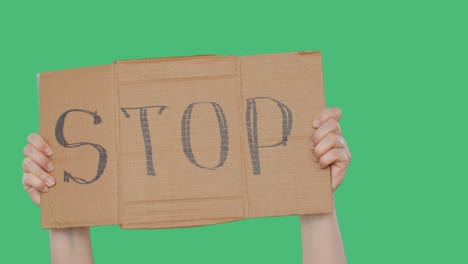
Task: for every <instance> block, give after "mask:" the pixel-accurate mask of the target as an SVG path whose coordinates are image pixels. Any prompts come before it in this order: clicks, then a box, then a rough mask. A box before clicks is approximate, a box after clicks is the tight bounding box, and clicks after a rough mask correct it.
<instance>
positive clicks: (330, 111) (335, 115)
mask: <svg viewBox="0 0 468 264" xmlns="http://www.w3.org/2000/svg"><path fill="white" fill-rule="evenodd" d="M330 118H332V119H335V120H336V121H339V120H340V118H341V109H339V108H338V107H330V108H325V109H323V110H322V111H321V112H320V113H318V114H317V116H316V117H315V119H314V122H313V123H312V126H313V127H315V128H318V127H319V126H320V125H322V124H323V123H325V121H327V120H328V119H330Z"/></svg>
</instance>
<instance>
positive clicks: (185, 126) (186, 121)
mask: <svg viewBox="0 0 468 264" xmlns="http://www.w3.org/2000/svg"><path fill="white" fill-rule="evenodd" d="M197 104H211V105H212V106H213V108H214V110H215V113H216V117H217V119H218V125H219V132H220V135H221V151H220V155H219V162H218V164H217V165H216V166H214V167H206V166H203V165H200V164H198V162H197V161H196V160H195V157H194V155H193V152H192V143H191V141H190V120H191V118H192V110H193V107H194V106H195V105H197ZM181 130H182V147H183V149H184V153H185V156H186V157H187V159H188V160H189V161H190V162H191V163H192V164H193V165H195V166H197V167H199V168H203V169H210V170H214V169H216V168H219V167H221V166H223V165H224V162H225V161H226V159H227V156H228V150H229V147H228V146H229V135H228V127H227V121H226V116H225V115H224V111H223V109H222V108H221V106H219V104H217V103H215V102H198V103H192V104H190V105H189V106H188V107H187V108H186V109H185V111H184V115H183V116H182V125H181Z"/></svg>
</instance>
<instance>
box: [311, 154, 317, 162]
mask: <svg viewBox="0 0 468 264" xmlns="http://www.w3.org/2000/svg"><path fill="white" fill-rule="evenodd" d="M312 159H313V160H314V161H318V159H317V156H315V153H313V154H312Z"/></svg>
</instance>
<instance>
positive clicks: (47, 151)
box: [45, 148, 52, 156]
mask: <svg viewBox="0 0 468 264" xmlns="http://www.w3.org/2000/svg"><path fill="white" fill-rule="evenodd" d="M45 153H46V155H47V156H50V155H52V150H51V149H50V148H46V149H45Z"/></svg>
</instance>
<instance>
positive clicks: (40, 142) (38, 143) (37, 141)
mask: <svg viewBox="0 0 468 264" xmlns="http://www.w3.org/2000/svg"><path fill="white" fill-rule="evenodd" d="M28 142H29V144H31V145H33V146H34V147H35V148H36V149H38V150H39V151H40V152H42V153H44V154H45V155H47V156H50V155H52V148H51V147H50V146H49V144H47V142H46V141H45V140H44V138H42V136H41V135H39V134H37V133H32V134H30V135H29V136H28Z"/></svg>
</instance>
